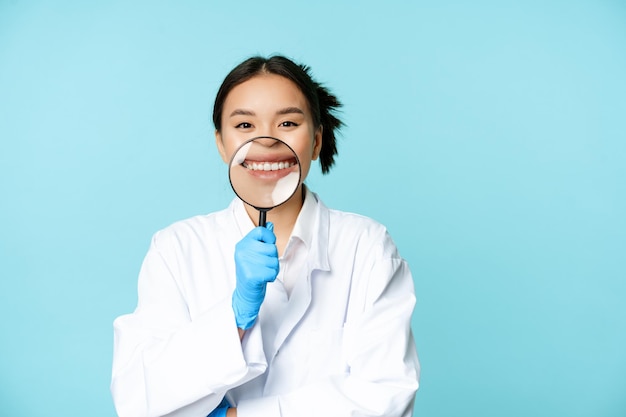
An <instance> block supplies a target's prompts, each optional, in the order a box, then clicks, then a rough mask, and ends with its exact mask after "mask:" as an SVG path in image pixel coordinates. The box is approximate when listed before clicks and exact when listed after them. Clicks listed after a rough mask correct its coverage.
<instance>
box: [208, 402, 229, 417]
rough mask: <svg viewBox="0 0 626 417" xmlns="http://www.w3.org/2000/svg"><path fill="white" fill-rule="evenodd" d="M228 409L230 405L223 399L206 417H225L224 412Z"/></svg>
mask: <svg viewBox="0 0 626 417" xmlns="http://www.w3.org/2000/svg"><path fill="white" fill-rule="evenodd" d="M229 408H230V404H228V401H227V400H226V398H224V399H223V400H222V402H221V403H220V405H218V406H217V408H216V409H215V410H213V411H211V413H210V414H209V415H208V416H206V417H226V412H227V411H228V409H229Z"/></svg>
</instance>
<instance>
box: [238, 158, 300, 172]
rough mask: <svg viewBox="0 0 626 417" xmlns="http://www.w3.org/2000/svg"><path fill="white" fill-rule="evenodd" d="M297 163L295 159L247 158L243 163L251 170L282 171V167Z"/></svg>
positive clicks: (285, 167) (286, 167) (289, 166)
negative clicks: (263, 159)
mask: <svg viewBox="0 0 626 417" xmlns="http://www.w3.org/2000/svg"><path fill="white" fill-rule="evenodd" d="M294 165H296V162H295V161H294V160H287V161H271V162H270V161H249V160H245V161H243V163H242V164H241V166H243V167H244V168H246V169H249V170H250V171H280V170H281V169H288V168H291V167H292V166H294Z"/></svg>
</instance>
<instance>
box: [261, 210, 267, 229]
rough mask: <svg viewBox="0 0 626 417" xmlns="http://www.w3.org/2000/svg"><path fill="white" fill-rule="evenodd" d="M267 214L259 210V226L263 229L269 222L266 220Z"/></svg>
mask: <svg viewBox="0 0 626 417" xmlns="http://www.w3.org/2000/svg"><path fill="white" fill-rule="evenodd" d="M266 214H267V210H263V209H261V210H259V226H261V227H265V225H266V224H267V221H266V220H265V217H266Z"/></svg>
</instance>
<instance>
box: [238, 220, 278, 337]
mask: <svg viewBox="0 0 626 417" xmlns="http://www.w3.org/2000/svg"><path fill="white" fill-rule="evenodd" d="M275 243H276V235H274V225H273V224H272V223H269V222H268V223H267V227H256V228H254V229H252V231H250V233H248V234H247V235H246V236H245V237H244V238H243V239H241V240H240V241H239V243H237V246H235V269H236V272H237V286H236V287H235V291H234V292H233V310H234V312H235V320H236V321H237V327H239V328H240V329H243V330H247V329H249V328H250V327H252V325H253V324H254V321H255V320H256V317H257V315H258V314H259V309H260V308H261V303H263V299H264V298H265V288H266V285H267V283H268V282H273V281H274V280H275V279H276V276H277V275H278V268H279V264H278V249H277V248H276V244H275Z"/></svg>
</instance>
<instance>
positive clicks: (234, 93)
mask: <svg viewBox="0 0 626 417" xmlns="http://www.w3.org/2000/svg"><path fill="white" fill-rule="evenodd" d="M284 107H300V108H301V109H302V110H303V111H306V112H308V108H309V106H308V103H307V100H306V97H305V96H304V94H302V91H300V88H298V86H297V85H296V84H295V83H294V82H293V81H291V80H290V79H288V78H285V77H283V76H280V75H276V74H260V75H255V76H254V77H252V78H250V79H249V80H247V81H244V82H243V83H241V84H238V85H237V86H235V87H233V89H232V90H230V92H229V93H228V96H226V100H225V101H224V110H223V114H225V115H228V114H230V112H232V111H233V110H235V109H246V110H253V111H254V112H255V113H262V112H264V111H267V112H273V111H275V110H277V109H281V108H284Z"/></svg>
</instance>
